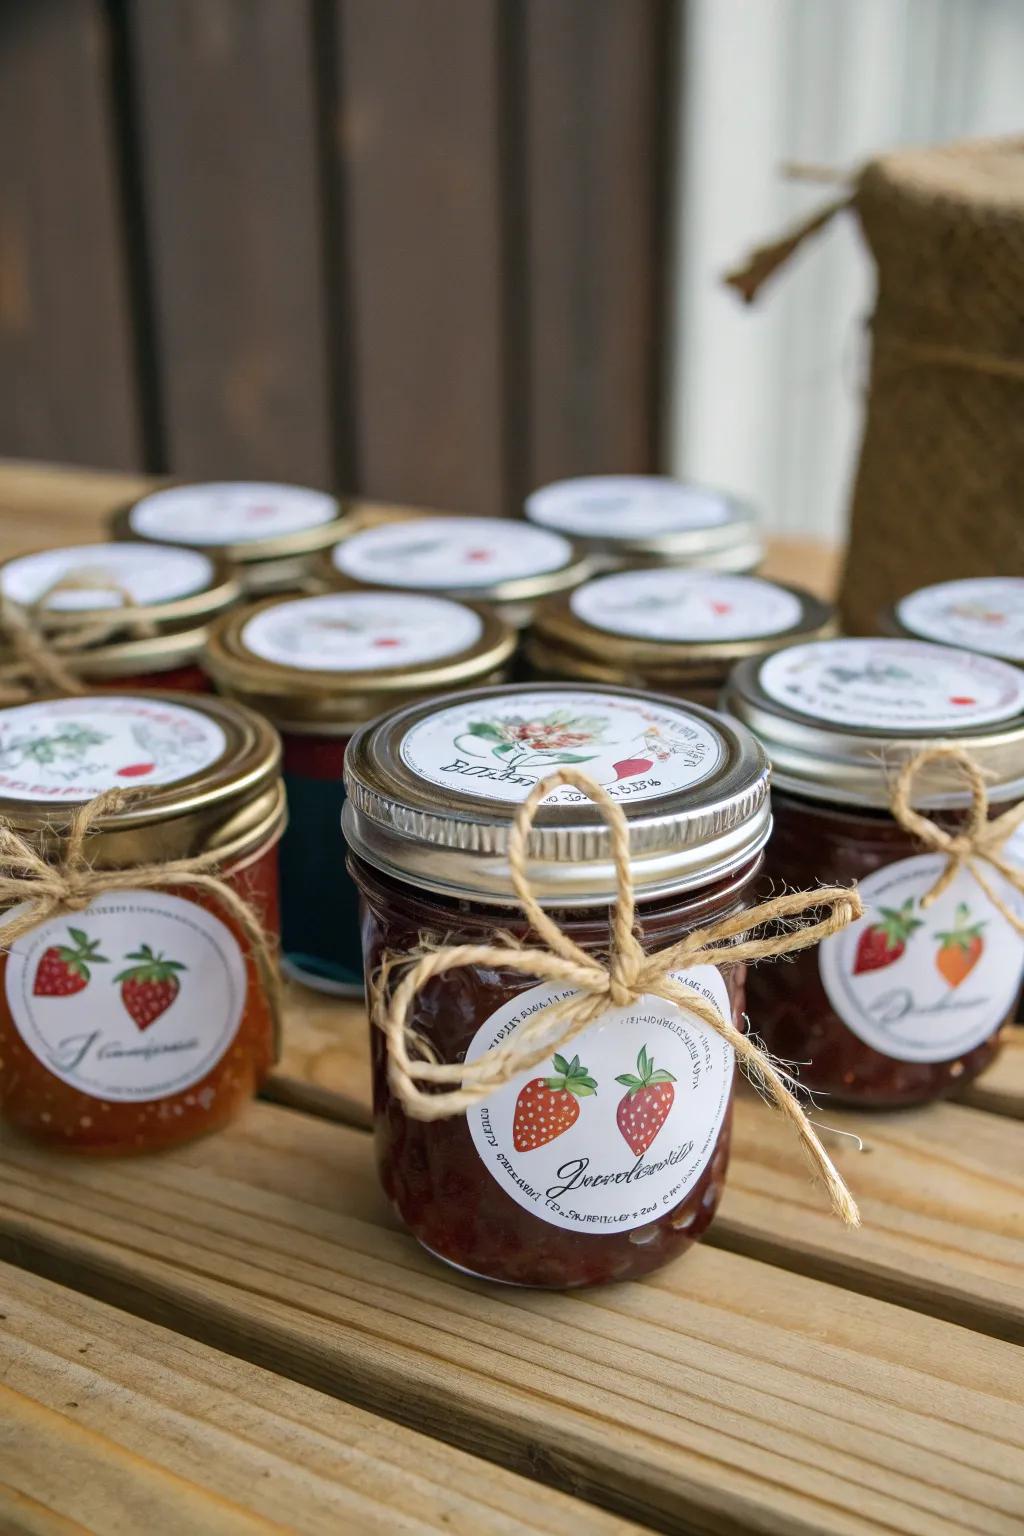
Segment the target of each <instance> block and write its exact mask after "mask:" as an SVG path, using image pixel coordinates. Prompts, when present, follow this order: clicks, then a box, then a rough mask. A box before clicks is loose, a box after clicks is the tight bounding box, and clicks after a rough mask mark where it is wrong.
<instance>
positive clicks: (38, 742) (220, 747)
mask: <svg viewBox="0 0 1024 1536" xmlns="http://www.w3.org/2000/svg"><path fill="white" fill-rule="evenodd" d="M226 747H227V738H226V737H225V735H224V732H223V730H222V729H221V727H220V726H219V725H218V724H217V722H216V721H215V720H211V719H210V718H209V716H207V715H204V714H200V712H199V711H198V710H195V709H188V708H187V707H185V706H184V705H181V704H172V703H169V702H168V703H162V702H161V703H158V702H157V700H155V699H134V698H130V697H123V696H121V695H118V694H105V695H104V694H100V695H97V696H96V697H94V698H81V699H80V698H75V699H45V700H41V701H40V702H39V703H36V704H19V705H16V706H14V707H13V708H11V709H5V710H3V711H0V796H6V797H8V798H10V799H14V800H30V801H47V800H67V801H78V800H91V799H93V797H94V796H95V795H98V794H101V793H102V791H103V790H105V789H113V788H115V787H117V786H118V785H124V786H130V785H133V784H173V783H175V782H176V781H177V780H179V779H184V778H187V777H188V776H189V775H190V774H193V773H198V772H200V771H201V770H202V769H203V768H206V767H208V766H209V765H210V764H211V763H214V762H216V761H217V759H218V758H219V757H222V756H223V754H224V752H225V750H226Z"/></svg>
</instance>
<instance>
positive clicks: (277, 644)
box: [242, 592, 483, 672]
mask: <svg viewBox="0 0 1024 1536" xmlns="http://www.w3.org/2000/svg"><path fill="white" fill-rule="evenodd" d="M482 632H483V623H482V622H481V619H480V616H479V614H476V613H474V612H473V610H472V609H471V608H466V607H463V605H462V604H461V603H451V602H448V601H446V600H445V599H444V598H441V597H421V596H419V595H418V594H417V593H413V592H410V593H407V594H405V595H404V596H402V597H400V598H399V597H391V596H388V595H386V594H385V595H378V594H377V593H374V592H329V593H326V594H325V595H324V596H322V597H305V598H297V599H296V601H295V602H290V603H278V604H275V605H274V606H273V607H271V608H264V609H263V610H262V612H260V613H257V614H256V615H255V616H254V617H253V618H251V619H250V620H249V622H248V623H247V624H246V625H245V628H244V629H243V630H242V643H243V644H244V645H245V646H247V648H248V649H249V650H250V651H251V652H252V653H253V655H254V656H261V657H263V659H264V660H266V661H274V662H279V663H280V664H281V665H282V666H286V667H301V668H303V669H305V670H312V671H319V672H370V671H375V670H381V669H383V668H386V667H388V668H390V667H412V666H417V665H421V664H422V663H424V662H429V661H438V660H440V659H441V658H442V657H445V656H456V655H458V654H460V653H461V652H464V651H468V650H470V649H471V647H472V646H474V645H475V644H476V642H477V641H478V640H479V638H480V635H481V634H482Z"/></svg>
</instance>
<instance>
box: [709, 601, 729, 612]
mask: <svg viewBox="0 0 1024 1536" xmlns="http://www.w3.org/2000/svg"><path fill="white" fill-rule="evenodd" d="M711 611H712V613H732V603H723V602H717V603H712V604H711Z"/></svg>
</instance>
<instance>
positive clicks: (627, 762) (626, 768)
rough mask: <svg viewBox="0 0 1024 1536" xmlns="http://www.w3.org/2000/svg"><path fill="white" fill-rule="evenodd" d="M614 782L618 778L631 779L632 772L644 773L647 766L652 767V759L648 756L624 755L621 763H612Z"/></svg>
mask: <svg viewBox="0 0 1024 1536" xmlns="http://www.w3.org/2000/svg"><path fill="white" fill-rule="evenodd" d="M612 767H613V768H614V769H615V780H616V783H617V782H618V780H619V779H631V778H632V777H633V775H634V774H637V773H646V772H647V770H648V768H653V767H654V763H653V760H652V759H651V758H649V757H624V758H623V759H622V761H621V763H613V764H612Z"/></svg>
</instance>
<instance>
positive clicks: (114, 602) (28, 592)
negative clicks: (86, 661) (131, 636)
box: [0, 544, 213, 612]
mask: <svg viewBox="0 0 1024 1536" xmlns="http://www.w3.org/2000/svg"><path fill="white" fill-rule="evenodd" d="M75 579H77V580H82V581H84V582H85V583H87V585H85V586H83V588H82V590H81V591H78V592H76V591H73V590H70V589H69V590H68V591H64V592H54V593H53V595H52V597H47V599H46V607H47V608H54V609H58V610H60V611H61V612H65V611H66V612H72V611H76V610H85V609H94V608H118V607H121V606H122V605H123V604H124V600H125V596H126V595H127V597H129V598H130V599H131V601H132V602H133V603H135V604H137V605H138V606H139V607H145V606H147V605H148V604H150V603H170V602H174V601H175V600H176V599H177V598H182V597H191V595H192V594H193V593H195V592H202V591H204V589H205V588H207V587H208V586H209V585H210V583H211V581H212V580H213V566H212V565H211V564H210V562H209V560H208V559H207V558H206V556H205V555H201V554H199V552H198V551H197V550H194V549H154V548H148V549H147V548H146V547H145V546H143V545H141V544H80V545H76V546H74V547H73V548H67V549H44V550H41V551H40V553H39V554H36V555H24V556H23V557H22V558H21V559H20V560H12V561H11V563H10V564H9V565H6V566H5V567H4V569H3V571H2V572H0V589H2V591H3V595H4V597H7V598H10V600H11V602H14V603H20V604H21V605H22V606H23V607H28V606H29V604H30V603H35V602H38V601H39V599H40V598H41V597H43V595H44V594H45V593H46V592H47V591H48V590H49V588H50V587H52V586H54V585H55V583H57V582H59V581H65V580H75ZM104 581H109V582H110V583H111V585H110V587H109V588H104V587H103V585H102V583H103V582H104Z"/></svg>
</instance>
